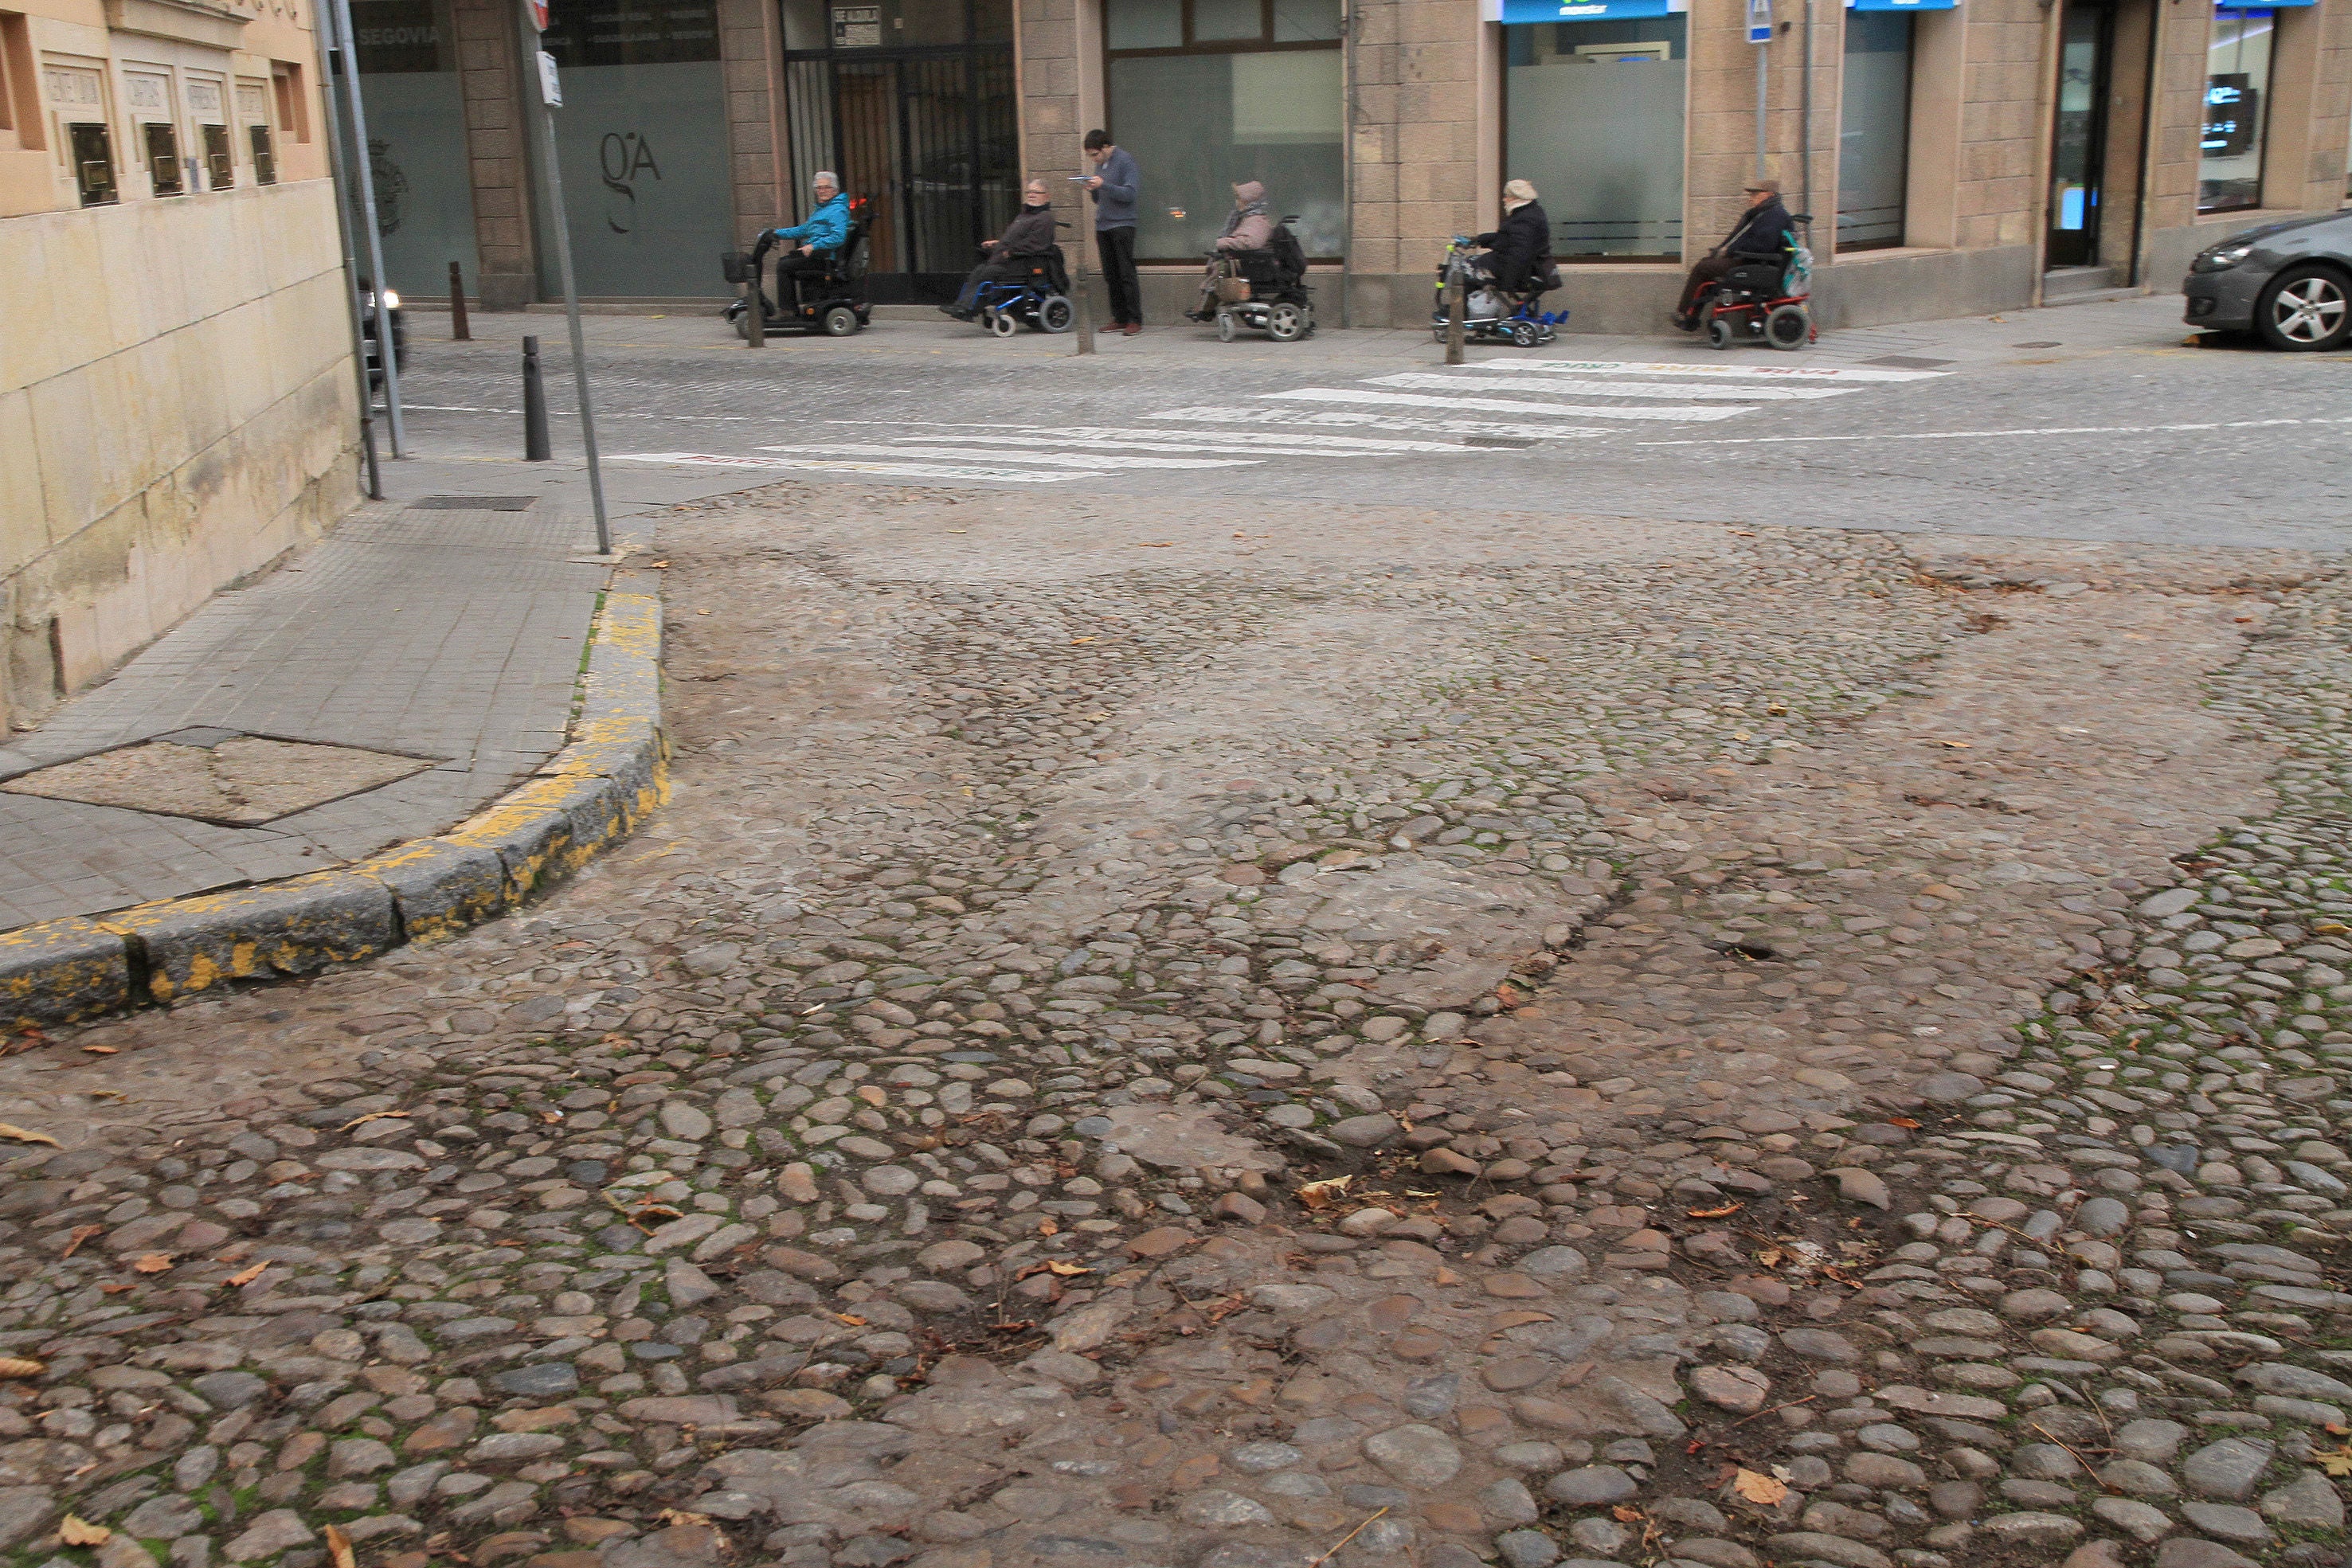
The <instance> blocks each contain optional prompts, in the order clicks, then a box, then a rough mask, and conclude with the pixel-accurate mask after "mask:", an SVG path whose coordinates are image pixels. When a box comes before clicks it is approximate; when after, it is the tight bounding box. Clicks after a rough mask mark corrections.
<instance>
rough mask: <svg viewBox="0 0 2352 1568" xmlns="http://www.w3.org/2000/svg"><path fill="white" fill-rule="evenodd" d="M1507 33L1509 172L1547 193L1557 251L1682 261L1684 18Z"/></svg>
mask: <svg viewBox="0 0 2352 1568" xmlns="http://www.w3.org/2000/svg"><path fill="white" fill-rule="evenodd" d="M1503 33H1504V38H1505V43H1506V46H1507V48H1508V50H1509V54H1508V59H1509V62H1510V64H1509V67H1508V69H1507V72H1506V75H1505V78H1504V89H1503V90H1504V96H1505V115H1504V120H1505V127H1506V129H1505V141H1504V148H1503V158H1504V171H1503V172H1504V175H1505V177H1506V178H1507V179H1514V180H1528V181H1531V182H1532V183H1534V185H1535V187H1536V189H1537V191H1538V192H1539V193H1541V195H1542V198H1543V205H1544V211H1545V212H1547V213H1549V214H1550V215H1551V224H1552V254H1553V255H1555V256H1582V257H1588V258H1612V257H1613V258H1619V259H1625V260H1633V259H1653V260H1654V259H1659V258H1666V257H1678V256H1680V255H1681V254H1682V243H1683V122H1684V102H1685V77H1686V71H1687V65H1688V61H1687V56H1688V53H1689V50H1688V47H1687V41H1686V40H1687V34H1688V28H1687V26H1686V25H1685V19H1684V17H1683V16H1680V15H1673V14H1670V15H1667V16H1625V17H1618V18H1612V17H1603V18H1599V19H1596V20H1593V21H1589V22H1535V23H1528V24H1524V25H1513V26H1505V28H1504V29H1503Z"/></svg>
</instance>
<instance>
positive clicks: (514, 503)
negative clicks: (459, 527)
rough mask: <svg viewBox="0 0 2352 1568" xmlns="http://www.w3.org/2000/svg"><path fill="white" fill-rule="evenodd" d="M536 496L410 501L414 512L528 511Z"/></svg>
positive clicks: (433, 498) (457, 497)
mask: <svg viewBox="0 0 2352 1568" xmlns="http://www.w3.org/2000/svg"><path fill="white" fill-rule="evenodd" d="M538 499H539V497H536V496H426V497H422V498H420V499H418V500H415V501H411V502H409V503H408V509H409V510H410V511H412V512H527V511H529V510H530V507H531V503H533V502H534V501H537V500H538Z"/></svg>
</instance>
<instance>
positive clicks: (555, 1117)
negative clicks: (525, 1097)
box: [539, 1111, 563, 1125]
mask: <svg viewBox="0 0 2352 1568" xmlns="http://www.w3.org/2000/svg"><path fill="white" fill-rule="evenodd" d="M539 1119H540V1120H541V1121H542V1122H545V1123H548V1124H550V1125H552V1124H555V1123H557V1122H561V1121H562V1120H563V1113H562V1112H561V1111H541V1113H539Z"/></svg>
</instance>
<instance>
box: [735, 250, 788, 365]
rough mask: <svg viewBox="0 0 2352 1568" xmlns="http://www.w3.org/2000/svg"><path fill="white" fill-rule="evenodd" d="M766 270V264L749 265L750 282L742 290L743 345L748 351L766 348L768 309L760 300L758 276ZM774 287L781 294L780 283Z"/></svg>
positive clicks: (756, 262) (762, 262) (755, 263)
mask: <svg viewBox="0 0 2352 1568" xmlns="http://www.w3.org/2000/svg"><path fill="white" fill-rule="evenodd" d="M766 269H767V263H766V262H764V261H754V262H753V263H752V264H751V282H750V283H749V284H748V285H746V286H745V287H744V289H743V345H744V347H746V348H750V349H764V348H766V347H767V346H768V307H767V304H766V302H765V301H763V300H762V299H761V298H760V296H761V293H762V292H763V291H762V289H761V287H760V275H761V273H762V272H764V271H765V270H766ZM776 287H777V291H778V292H779V293H781V292H782V289H783V285H782V282H779V283H778V284H777V285H776Z"/></svg>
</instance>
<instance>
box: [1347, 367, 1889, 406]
mask: <svg viewBox="0 0 2352 1568" xmlns="http://www.w3.org/2000/svg"><path fill="white" fill-rule="evenodd" d="M1470 368H1471V369H1473V370H1478V371H1510V372H1512V373H1514V374H1517V372H1519V371H1523V370H1528V369H1532V368H1533V367H1531V366H1522V365H1473V366H1471V367H1470ZM1365 380H1366V381H1368V382H1370V384H1372V385H1373V386H1376V387H1458V386H1468V385H1472V384H1475V378H1474V380H1473V381H1472V382H1465V381H1464V380H1462V379H1461V378H1460V377H1458V376H1447V375H1439V374H1433V373H1429V372H1416V371H1404V372H1402V373H1401V374H1398V375H1393V376H1368V377H1366V378H1365ZM1485 384H1486V386H1488V387H1490V388H1494V390H1496V391H1501V390H1503V389H1502V388H1500V387H1499V386H1497V385H1496V383H1495V382H1486V383H1485ZM1509 390H1510V391H1512V392H1538V393H1540V394H1542V395H1543V396H1545V397H1571V396H1575V395H1577V394H1579V393H1597V394H1599V395H1600V396H1601V397H1650V398H1675V397H1701V398H1706V397H1711V398H1746V399H1748V401H1750V402H1790V401H1791V400H1794V399H1799V398H1824V397H1852V396H1853V394H1854V393H1855V392H1864V391H1867V390H1868V389H1867V388H1864V387H1821V386H1803V387H1731V386H1704V385H1694V384H1692V383H1690V382H1572V381H1570V380H1568V379H1567V378H1566V377H1564V376H1521V377H1520V378H1519V382H1518V384H1517V386H1514V387H1511V388H1510V389H1509Z"/></svg>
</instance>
